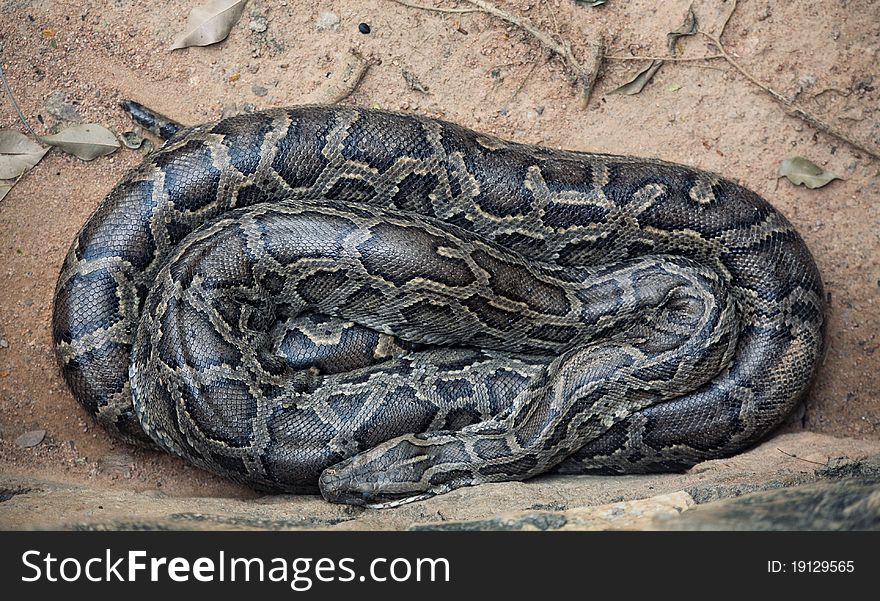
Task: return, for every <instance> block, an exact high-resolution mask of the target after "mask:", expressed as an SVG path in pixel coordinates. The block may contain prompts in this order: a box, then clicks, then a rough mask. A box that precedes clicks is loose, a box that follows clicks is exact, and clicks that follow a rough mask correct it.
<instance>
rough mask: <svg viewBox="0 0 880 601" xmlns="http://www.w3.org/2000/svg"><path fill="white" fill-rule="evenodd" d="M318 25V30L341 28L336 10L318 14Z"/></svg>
mask: <svg viewBox="0 0 880 601" xmlns="http://www.w3.org/2000/svg"><path fill="white" fill-rule="evenodd" d="M316 25H317V26H318V31H327V30H330V31H336V30H337V29H339V16H338V15H337V14H336V13H334V12H330V11H327V12H323V13H321V14H320V15H318V21H317V23H316Z"/></svg>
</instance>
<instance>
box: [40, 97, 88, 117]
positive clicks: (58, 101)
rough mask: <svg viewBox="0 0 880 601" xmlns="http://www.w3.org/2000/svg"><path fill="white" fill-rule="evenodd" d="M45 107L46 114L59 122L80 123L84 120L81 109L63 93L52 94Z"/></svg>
mask: <svg viewBox="0 0 880 601" xmlns="http://www.w3.org/2000/svg"><path fill="white" fill-rule="evenodd" d="M45 107H46V112H47V113H49V114H50V115H52V116H53V117H55V118H56V119H58V120H59V121H80V120H81V119H82V115H80V114H79V109H78V108H76V106H75V105H74V104H73V103H72V102H70V101H69V100H68V99H67V96H66V95H65V94H64V92H61V91H57V92H52V93H51V94H50V95H49V97H48V98H46V104H45Z"/></svg>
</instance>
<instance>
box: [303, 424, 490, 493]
mask: <svg viewBox="0 0 880 601" xmlns="http://www.w3.org/2000/svg"><path fill="white" fill-rule="evenodd" d="M466 457H467V455H466V454H465V453H464V445H463V444H462V443H461V442H460V441H458V440H457V439H456V437H455V435H450V434H444V433H440V432H433V433H430V434H413V435H407V436H402V437H400V438H395V439H392V440H390V441H388V442H385V443H382V444H381V445H379V446H377V447H374V448H372V449H369V450H367V451H364V452H363V453H359V454H357V455H354V456H353V457H349V458H348V459H345V460H344V461H341V462H340V463H337V464H336V465H333V466H331V467H328V468H326V469H325V470H324V471H323V472H322V473H321V477H320V479H319V481H318V486H319V487H320V489H321V494H322V495H323V496H324V498H325V499H326V500H327V501H330V502H331V503H345V504H348V505H364V506H367V507H371V508H388V507H396V506H398V505H403V504H404V503H410V502H412V501H419V500H422V499H427V498H430V497H433V496H435V495H439V494H442V493H444V492H447V491H450V490H452V489H454V488H459V487H461V486H468V485H471V484H476V482H474V481H473V474H472V472H471V471H470V470H469V469H462V468H463V466H462V460H463V459H465V458H466Z"/></svg>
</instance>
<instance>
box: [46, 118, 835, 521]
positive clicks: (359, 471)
mask: <svg viewBox="0 0 880 601" xmlns="http://www.w3.org/2000/svg"><path fill="white" fill-rule="evenodd" d="M167 133H168V134H173V135H172V136H171V138H170V139H169V140H168V141H167V142H166V143H165V144H164V145H163V147H162V148H161V149H159V150H158V151H157V152H155V153H154V154H152V155H151V156H149V157H148V158H147V159H146V160H145V161H144V163H143V164H142V165H141V166H140V167H138V168H137V169H135V170H133V171H132V172H131V173H129V174H128V175H127V176H126V177H125V178H124V179H123V180H122V181H121V182H120V183H119V184H118V185H117V186H116V187H115V188H114V189H113V191H112V192H111V193H110V195H109V196H108V197H107V199H106V200H105V201H104V202H103V203H101V204H100V206H99V207H98V208H97V210H96V212H95V213H94V214H93V215H92V217H91V218H90V219H89V220H88V222H87V223H86V224H85V226H84V227H83V229H82V231H81V232H80V233H79V235H78V236H77V238H76V240H75V241H74V243H73V246H72V248H71V250H70V252H69V254H68V256H67V259H66V261H65V263H64V267H63V269H62V273H61V276H60V279H59V282H58V287H57V291H56V296H55V312H54V319H53V332H54V339H55V343H56V348H57V355H58V358H59V361H60V364H61V368H62V370H63V373H64V377H65V379H66V380H67V383H68V384H69V386H70V388H71V390H72V391H73V393H74V395H75V396H76V398H77V399H78V400H79V402H80V403H81V404H82V405H83V406H84V407H85V408H86V409H87V410H88V411H89V412H90V413H92V414H94V415H95V416H96V417H97V419H98V420H99V421H100V422H101V423H102V424H103V425H104V426H105V427H107V428H108V429H109V430H110V431H112V432H114V433H116V434H118V435H120V436H122V437H123V438H124V439H126V440H129V441H132V442H140V443H145V442H147V441H150V442H152V443H154V444H156V445H158V446H160V447H162V448H164V449H166V450H168V451H170V452H172V453H174V454H177V455H179V456H181V457H184V458H186V459H188V460H189V461H191V462H193V463H194V464H196V465H199V466H202V467H204V468H206V469H208V470H211V471H213V472H216V473H218V474H222V475H224V476H228V477H230V478H234V479H235V480H238V481H241V482H245V483H248V484H250V485H252V486H254V487H257V488H261V489H270V490H280V491H289V492H304V491H315V489H316V485H317V486H319V488H320V491H321V492H322V494H323V495H324V497H325V498H327V499H328V500H330V501H336V502H345V503H355V504H370V505H374V506H388V505H394V504H397V503H401V502H405V501H411V500H414V499H419V498H425V497H428V496H431V495H435V494H439V493H442V492H446V491H449V490H452V489H454V488H457V487H461V486H467V485H473V484H478V483H482V482H493V481H501V480H522V479H526V478H529V477H532V476H535V475H537V474H541V473H544V472H548V471H556V472H560V473H569V474H570V473H608V472H612V473H631V472H648V471H662V470H680V469H683V468H686V467H688V466H691V465H693V464H695V463H696V462H699V461H702V460H705V459H708V458H715V457H720V456H725V455H729V454H732V453H736V452H738V451H740V450H742V449H744V448H746V447H747V446H749V445H751V444H753V443H755V442H756V441H757V440H758V439H760V438H761V437H762V436H764V435H766V434H767V433H768V432H769V431H770V430H772V429H773V428H774V427H776V426H777V425H778V424H779V423H780V422H781V421H782V420H783V419H784V418H785V416H786V415H787V414H788V413H789V412H790V410H791V409H792V408H793V407H794V406H795V405H796V404H797V402H798V401H799V399H801V397H802V396H803V395H804V394H805V392H806V390H807V388H808V387H809V384H810V382H811V380H812V378H813V375H814V372H815V370H816V366H817V363H818V360H819V357H820V354H821V352H822V347H823V329H824V294H823V291H822V283H821V280H820V277H819V273H818V271H817V268H816V265H815V263H814V261H813V258H812V257H811V255H810V253H809V251H808V250H807V248H806V246H805V245H804V242H803V241H802V239H801V238H800V236H799V235H798V234H797V232H795V230H794V229H793V227H792V226H791V224H790V223H789V222H788V221H786V219H785V218H784V217H783V216H781V215H780V214H779V213H778V212H777V211H775V210H774V209H773V208H772V207H771V206H770V205H769V204H768V203H767V202H766V201H764V200H763V199H761V198H760V197H758V196H757V195H755V194H754V193H752V192H750V191H748V190H746V189H744V188H742V187H740V186H738V185H736V184H734V183H732V182H730V181H728V180H725V179H722V178H720V177H718V176H715V175H712V174H708V173H704V172H701V171H697V170H694V169H690V168H687V167H683V166H678V165H672V164H669V163H664V162H660V161H654V160H644V159H636V158H631V157H620V156H610V155H601V154H588V153H583V152H568V151H560V150H551V149H547V148H541V147H537V146H528V145H523V144H515V143H511V142H505V141H502V140H499V139H497V138H495V137H492V136H488V135H483V134H479V133H475V132H472V131H469V130H467V129H464V128H462V127H459V126H457V125H453V124H451V123H446V122H443V121H438V120H433V119H427V118H423V117H418V116H414V115H404V114H396V113H389V112H383V111H377V110H367V109H361V108H349V107H338V106H336V107H326V106H313V107H297V108H290V109H281V110H271V111H266V112H256V113H253V114H245V115H240V116H236V117H232V118H229V119H225V120H222V121H220V122H217V123H211V124H207V125H199V126H196V127H190V128H180V129H179V130H178V128H177V127H171V128H170V129H169V131H168V132H167Z"/></svg>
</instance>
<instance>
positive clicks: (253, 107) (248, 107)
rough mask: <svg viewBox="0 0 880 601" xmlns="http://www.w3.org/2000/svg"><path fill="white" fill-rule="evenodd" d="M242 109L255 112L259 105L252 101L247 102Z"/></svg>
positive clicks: (246, 111)
mask: <svg viewBox="0 0 880 601" xmlns="http://www.w3.org/2000/svg"><path fill="white" fill-rule="evenodd" d="M241 110H242V112H245V113H253V112H254V111H255V110H257V107H256V105H254V104H252V103H250V102H245V103H244V104H243V105H241Z"/></svg>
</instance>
